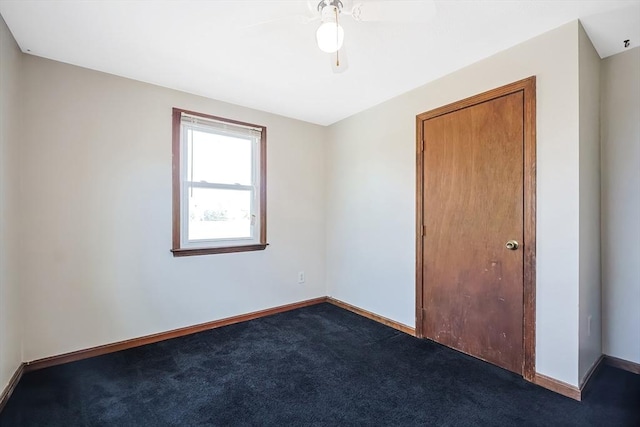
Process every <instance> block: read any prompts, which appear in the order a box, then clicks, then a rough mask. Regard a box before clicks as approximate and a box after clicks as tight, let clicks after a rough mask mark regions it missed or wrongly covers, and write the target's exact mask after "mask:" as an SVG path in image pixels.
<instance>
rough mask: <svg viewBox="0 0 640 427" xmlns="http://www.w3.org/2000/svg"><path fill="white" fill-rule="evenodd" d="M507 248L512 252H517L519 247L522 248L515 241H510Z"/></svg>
mask: <svg viewBox="0 0 640 427" xmlns="http://www.w3.org/2000/svg"><path fill="white" fill-rule="evenodd" d="M505 246H506V247H507V249H509V250H510V251H515V250H516V249H518V246H520V245H519V244H518V242H516V241H515V240H509V241H508V242H507V244H506V245H505Z"/></svg>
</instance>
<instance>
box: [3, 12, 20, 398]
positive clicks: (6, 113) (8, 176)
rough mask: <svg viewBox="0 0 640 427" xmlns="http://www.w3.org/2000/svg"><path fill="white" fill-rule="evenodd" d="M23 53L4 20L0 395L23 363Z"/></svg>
mask: <svg viewBox="0 0 640 427" xmlns="http://www.w3.org/2000/svg"><path fill="white" fill-rule="evenodd" d="M20 65H21V53H20V50H19V49H18V46H17V45H16V42H15V40H14V39H13V36H12V35H11V33H10V32H9V29H8V28H7V26H6V24H5V22H4V20H3V19H2V17H0V393H2V391H3V390H4V388H5V386H6V385H7V384H8V382H9V380H10V378H11V376H12V375H13V373H14V372H15V371H16V369H17V368H18V366H19V365H20V362H22V341H21V339H22V338H21V332H22V325H21V322H20V316H21V306H20V294H19V292H20V289H19V287H18V271H17V268H16V263H15V262H14V261H15V257H16V252H15V245H16V239H15V226H14V220H15V218H16V214H17V211H16V206H15V205H16V203H15V200H16V199H15V198H16V195H17V191H16V184H17V173H16V172H17V169H16V163H17V151H16V149H17V144H18V141H19V135H20V134H19V131H20V129H19V106H20V104H19V103H20V93H19V89H20V81H19V76H20Z"/></svg>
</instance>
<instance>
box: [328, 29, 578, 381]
mask: <svg viewBox="0 0 640 427" xmlns="http://www.w3.org/2000/svg"><path fill="white" fill-rule="evenodd" d="M531 75H536V76H537V166H538V174H537V198H538V201H537V239H538V241H537V263H536V268H537V302H536V370H537V371H538V372H539V373H542V374H544V375H548V376H550V377H553V378H556V379H558V380H560V381H564V382H565V383H568V384H572V385H576V386H577V385H578V304H579V301H578V296H579V293H578V292H579V284H578V270H579V265H578V253H579V240H578V233H579V229H578V223H579V222H578V221H579V215H578V214H579V198H578V194H579V168H578V166H579V140H578V135H579V128H578V100H579V97H578V89H579V85H578V22H577V21H576V22H572V23H569V24H567V25H564V26H562V27H560V28H558V29H555V30H553V31H550V32H548V33H545V34H542V35H540V36H538V37H536V38H534V39H531V40H529V41H527V42H525V43H522V44H520V45H518V46H515V47H513V48H510V49H508V50H505V51H503V52H501V53H498V54H496V55H494V56H492V57H490V58H487V59H485V60H483V61H480V62H478V63H476V64H473V65H471V66H469V67H466V68H464V69H461V70H459V71H457V72H455V73H452V74H450V75H448V76H446V77H443V78H441V79H439V80H437V81H434V82H432V83H429V84H427V85H425V86H422V87H420V88H418V89H415V90H413V91H411V92H408V93H406V94H404V95H401V96H399V97H397V98H394V99H392V100H390V101H387V102H385V103H383V104H380V105H378V106H376V107H374V108H371V109H369V110H367V111H364V112H362V113H359V114H356V115H354V116H352V117H350V118H348V119H345V120H343V121H341V122H339V123H336V124H334V125H332V126H331V128H330V138H329V141H330V143H329V146H328V149H327V161H326V165H327V174H326V176H327V179H328V182H327V286H328V293H329V295H331V296H334V297H336V298H338V299H341V300H344V301H346V302H348V303H351V304H354V305H356V306H359V307H362V308H364V309H367V310H370V311H373V312H375V313H378V314H381V315H383V316H386V317H389V318H391V319H393V320H396V321H398V322H401V323H404V324H407V325H411V326H413V325H414V324H415V314H414V313H415V278H414V274H415V241H414V240H415V197H416V196H415V116H416V115H417V114H420V113H422V112H425V111H428V110H430V109H433V108H436V107H439V106H442V105H444V104H447V103H450V102H454V101H457V100H460V99H463V98H465V97H468V96H471V95H474V94H477V93H481V92H484V91H486V90H489V89H492V88H495V87H499V86H502V85H505V84H507V83H511V82H513V81H516V80H519V79H522V78H526V77H529V76H531Z"/></svg>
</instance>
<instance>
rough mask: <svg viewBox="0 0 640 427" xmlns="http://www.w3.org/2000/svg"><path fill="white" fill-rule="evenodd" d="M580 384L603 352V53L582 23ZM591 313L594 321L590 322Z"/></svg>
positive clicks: (580, 41)
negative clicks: (601, 78) (601, 98)
mask: <svg viewBox="0 0 640 427" xmlns="http://www.w3.org/2000/svg"><path fill="white" fill-rule="evenodd" d="M578 36H579V40H578V43H579V55H580V59H579V64H580V69H579V87H580V104H579V109H580V112H579V116H580V128H579V132H580V154H579V157H580V165H579V168H580V172H579V173H580V258H579V260H580V273H579V274H580V310H579V316H580V317H579V335H580V350H579V359H580V362H579V373H578V378H579V379H580V384H582V381H583V380H584V378H585V375H586V374H587V373H588V372H589V369H590V368H591V367H592V366H593V364H594V363H595V362H596V361H597V360H598V358H599V357H600V355H601V354H602V337H601V325H602V320H601V319H602V317H601V315H600V312H601V303H600V294H601V280H600V276H601V275H600V56H598V53H597V52H596V50H595V48H594V47H593V45H592V44H591V40H589V37H588V36H587V34H586V33H585V31H584V29H583V28H582V25H580V26H579V30H578ZM589 317H591V325H589Z"/></svg>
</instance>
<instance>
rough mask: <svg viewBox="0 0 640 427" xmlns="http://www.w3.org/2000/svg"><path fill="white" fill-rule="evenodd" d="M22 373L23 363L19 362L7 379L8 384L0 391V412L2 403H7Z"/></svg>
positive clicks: (2, 407)
mask: <svg viewBox="0 0 640 427" xmlns="http://www.w3.org/2000/svg"><path fill="white" fill-rule="evenodd" d="M22 374H24V363H21V364H20V366H18V369H16V371H15V372H14V373H13V376H12V377H11V379H10V380H9V384H7V386H6V387H5V389H4V390H3V391H2V393H0V412H2V410H3V409H4V405H6V404H7V401H8V400H9V398H10V397H11V395H12V394H13V391H14V390H15V389H16V386H17V385H18V382H20V378H22Z"/></svg>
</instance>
